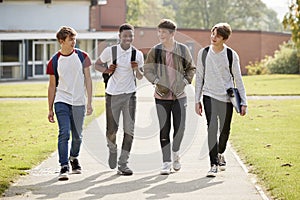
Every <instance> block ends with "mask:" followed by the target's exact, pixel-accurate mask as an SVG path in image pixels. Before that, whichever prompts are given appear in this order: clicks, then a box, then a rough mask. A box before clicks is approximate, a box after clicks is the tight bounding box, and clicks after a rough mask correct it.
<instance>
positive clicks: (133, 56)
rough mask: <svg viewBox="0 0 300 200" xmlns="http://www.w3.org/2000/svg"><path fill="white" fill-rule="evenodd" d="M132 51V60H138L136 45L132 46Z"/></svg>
mask: <svg viewBox="0 0 300 200" xmlns="http://www.w3.org/2000/svg"><path fill="white" fill-rule="evenodd" d="M131 49H132V51H131V59H130V61H131V62H132V61H135V60H136V49H135V48H134V47H132V48H131Z"/></svg>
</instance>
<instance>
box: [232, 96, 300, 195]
mask: <svg viewBox="0 0 300 200" xmlns="http://www.w3.org/2000/svg"><path fill="white" fill-rule="evenodd" d="M299 112H300V100H280V101H278V100H260V101H259V100H256V101H249V114H248V115H247V116H245V117H239V116H238V115H234V118H233V123H232V134H231V136H230V140H231V141H232V143H233V146H234V148H235V149H236V150H237V151H238V153H239V155H240V156H241V157H242V158H243V160H244V161H246V163H247V164H248V165H249V166H251V169H252V170H251V172H252V173H255V174H257V175H258V177H259V180H260V183H261V184H262V185H264V186H265V188H267V190H268V191H269V192H270V193H271V194H272V196H273V197H274V199H289V200H296V199H298V198H299V197H300V180H299V177H300V161H299V158H298V156H299V152H300V125H299V122H300V115H299Z"/></svg>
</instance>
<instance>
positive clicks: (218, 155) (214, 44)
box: [195, 23, 247, 177]
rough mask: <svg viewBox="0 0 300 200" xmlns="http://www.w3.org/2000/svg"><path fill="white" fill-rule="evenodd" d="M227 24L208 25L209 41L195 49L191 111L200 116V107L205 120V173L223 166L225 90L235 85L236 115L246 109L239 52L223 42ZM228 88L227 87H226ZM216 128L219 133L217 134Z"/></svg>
mask: <svg viewBox="0 0 300 200" xmlns="http://www.w3.org/2000/svg"><path fill="white" fill-rule="evenodd" d="M231 33H232V31H231V27H230V25H229V24H227V23H219V24H216V25H215V26H213V28H212V29H211V38H210V40H211V45H210V46H209V47H206V48H203V49H201V50H200V51H199V53H198V58H197V70H196V83H195V103H196V104H195V111H196V113H197V114H198V115H200V116H202V111H203V107H202V104H201V97H202V95H203V105H204V111H205V116H206V120H207V126H208V128H207V132H208V147H209V157H210V166H211V168H210V170H209V171H208V173H207V177H215V176H216V175H217V172H218V168H219V169H220V170H222V171H223V170H225V167H226V161H225V158H224V154H223V153H224V152H225V149H226V144H227V141H228V138H229V134H230V125H231V119H232V113H233V105H232V103H231V100H230V97H231V95H232V94H229V93H228V91H230V90H231V89H233V88H234V87H235V85H236V87H237V89H238V91H239V94H240V98H241V103H240V111H239V112H240V115H241V116H244V115H245V114H246V110H247V98H246V92H245V88H244V84H243V80H242V75H241V70H240V63H239V56H238V54H237V53H236V52H235V51H234V50H232V49H230V48H229V47H228V46H227V45H225V42H226V41H227V39H228V38H229V36H230V35H231ZM228 89H229V90H228ZM218 130H219V132H220V136H219V138H218Z"/></svg>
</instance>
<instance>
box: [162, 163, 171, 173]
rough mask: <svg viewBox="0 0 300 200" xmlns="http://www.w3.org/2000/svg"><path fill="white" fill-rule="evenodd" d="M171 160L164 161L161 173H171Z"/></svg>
mask: <svg viewBox="0 0 300 200" xmlns="http://www.w3.org/2000/svg"><path fill="white" fill-rule="evenodd" d="M171 165H172V163H171V162H164V163H163V165H162V168H161V170H160V174H161V175H169V174H170V173H171Z"/></svg>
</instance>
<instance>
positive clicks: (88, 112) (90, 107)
mask: <svg viewBox="0 0 300 200" xmlns="http://www.w3.org/2000/svg"><path fill="white" fill-rule="evenodd" d="M92 113H93V107H92V105H87V107H86V115H91V114H92Z"/></svg>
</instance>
